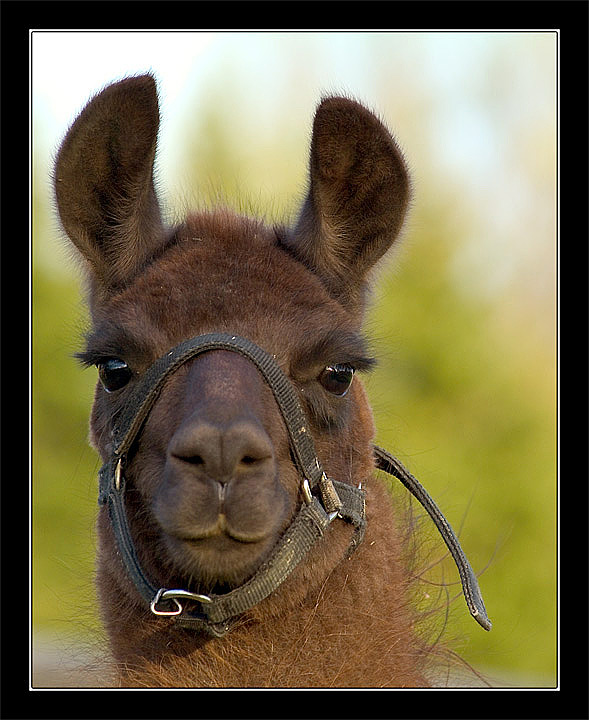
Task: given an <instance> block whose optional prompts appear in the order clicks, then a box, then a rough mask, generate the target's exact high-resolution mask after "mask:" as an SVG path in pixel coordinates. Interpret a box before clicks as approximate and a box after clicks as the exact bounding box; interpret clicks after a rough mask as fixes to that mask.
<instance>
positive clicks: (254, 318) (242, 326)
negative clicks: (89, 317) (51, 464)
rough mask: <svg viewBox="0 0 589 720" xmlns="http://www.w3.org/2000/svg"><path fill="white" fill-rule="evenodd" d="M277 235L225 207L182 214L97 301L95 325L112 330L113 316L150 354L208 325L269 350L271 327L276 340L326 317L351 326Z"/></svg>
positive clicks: (350, 318) (349, 317) (331, 323)
mask: <svg viewBox="0 0 589 720" xmlns="http://www.w3.org/2000/svg"><path fill="white" fill-rule="evenodd" d="M281 232H282V231H281V229H280V228H278V227H268V226H266V225H264V224H263V223H262V222H261V221H259V220H254V219H249V218H244V217H242V216H238V215H235V214H232V213H231V212H229V211H227V210H218V211H210V212H206V213H200V214H192V215H189V216H188V218H187V220H186V222H185V223H184V224H183V225H181V226H178V227H177V228H176V230H175V231H174V234H173V238H171V239H170V242H169V243H168V244H167V247H166V249H165V251H164V252H163V253H162V254H161V255H160V256H159V257H158V258H156V259H154V260H153V261H152V263H150V264H149V265H148V266H147V267H145V268H144V269H143V271H142V272H140V273H139V274H138V275H137V276H136V277H135V279H134V281H133V282H132V283H130V284H129V285H128V286H127V287H126V288H125V289H124V290H122V291H120V292H119V293H117V294H115V295H114V296H111V297H110V298H107V299H104V300H103V301H102V302H99V303H97V304H96V306H95V309H94V312H93V319H94V326H95V328H96V329H97V330H98V328H102V329H103V332H100V330H98V333H99V334H103V335H113V334H114V333H115V332H116V330H115V328H114V327H113V320H112V318H113V317H114V316H116V325H117V326H118V327H119V328H121V329H123V330H124V332H125V333H126V334H127V335H128V336H129V338H131V337H132V338H134V342H135V345H136V346H138V347H144V348H145V350H146V351H147V350H148V349H149V351H150V352H149V354H150V355H157V354H158V353H162V352H164V351H165V350H166V349H167V348H169V347H170V345H171V344H174V343H176V342H179V341H181V340H183V339H184V338H186V337H189V336H190V335H195V334H200V333H203V332H208V331H211V330H216V331H221V330H225V331H228V332H239V333H241V334H244V333H247V334H248V336H249V337H251V339H254V340H257V341H259V342H263V341H265V343H266V345H267V347H268V349H269V350H270V349H272V348H271V346H269V343H272V338H273V337H275V336H276V333H275V332H272V331H271V328H274V329H276V326H277V325H278V326H280V328H282V332H281V333H280V335H281V336H282V337H284V336H285V335H286V333H285V332H284V331H285V330H287V332H288V333H289V336H291V337H295V336H299V335H301V333H303V332H312V331H313V330H317V331H319V330H320V329H321V328H324V327H325V326H326V321H328V327H331V328H338V327H341V328H342V330H348V331H349V330H351V329H355V327H356V325H357V323H356V322H355V320H354V318H353V316H352V315H351V314H350V312H349V311H348V310H347V309H346V308H344V307H343V306H342V305H340V303H339V302H338V301H337V300H335V299H334V298H333V296H332V295H331V294H330V293H329V292H328V290H327V289H326V288H325V286H324V285H323V283H322V281H321V280H320V278H319V277H318V276H317V275H315V274H314V273H313V272H311V271H310V270H309V269H308V268H307V267H306V266H305V265H304V264H303V263H302V262H301V261H299V260H298V259H296V258H294V257H293V256H292V255H291V254H290V252H289V250H288V248H285V247H284V246H283V245H282V242H281ZM107 329H108V330H107ZM104 330H107V331H106V332H104Z"/></svg>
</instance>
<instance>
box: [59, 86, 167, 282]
mask: <svg viewBox="0 0 589 720" xmlns="http://www.w3.org/2000/svg"><path fill="white" fill-rule="evenodd" d="M158 126H159V111H158V100H157V94H156V87H155V81H154V79H153V77H151V76H150V75H142V76H138V77H131V78H127V79H125V80H122V81H121V82H118V83H114V84H113V85H109V86H108V87H107V88H106V89H105V90H103V91H102V92H101V93H99V94H98V95H96V96H95V97H94V98H93V99H92V100H91V101H90V102H89V103H88V105H86V107H85V108H84V110H83V111H82V112H81V113H80V115H79V116H78V118H77V119H76V121H75V122H74V124H73V125H72V127H71V128H70V130H69V132H68V133H67V135H66V138H65V140H64V141H63V144H62V146H61V148H60V151H59V154H58V157H57V162H56V165H55V175H54V181H55V192H56V198H57V207H58V210H59V215H60V218H61V222H62V224H63V227H64V229H65V231H66V233H67V234H68V236H69V237H70V239H71V240H72V242H73V243H74V245H75V246H76V247H77V248H78V250H79V251H80V252H81V253H82V255H83V256H84V257H85V258H86V260H88V262H89V263H90V267H91V271H92V275H91V277H92V280H93V281H94V282H98V283H99V285H101V286H102V287H103V289H104V290H106V291H109V290H112V289H116V288H117V287H121V286H123V285H124V284H125V282H126V281H128V280H129V279H130V278H131V277H133V275H134V274H135V273H136V272H137V271H138V270H139V269H140V268H141V266H143V265H144V264H145V263H146V262H147V261H148V260H149V258H150V256H152V255H153V253H154V252H155V251H156V250H157V249H158V247H159V246H160V245H161V244H162V242H163V239H164V228H163V224H162V220H161V214H160V209H159V205H158V202H157V198H156V195H155V189H154V182H153V163H154V158H155V150H156V141H157V132H158Z"/></svg>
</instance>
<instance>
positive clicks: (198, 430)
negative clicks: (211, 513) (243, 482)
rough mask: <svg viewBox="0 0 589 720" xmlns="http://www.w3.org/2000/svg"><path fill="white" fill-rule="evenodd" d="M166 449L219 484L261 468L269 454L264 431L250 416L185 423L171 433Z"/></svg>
mask: <svg viewBox="0 0 589 720" xmlns="http://www.w3.org/2000/svg"><path fill="white" fill-rule="evenodd" d="M169 453H170V455H171V456H172V457H173V458H175V459H176V460H179V461H181V463H182V464H183V465H184V466H186V465H190V466H191V467H192V468H193V469H194V471H196V472H197V473H198V474H204V475H206V476H207V477H210V478H212V479H213V480H215V481H217V482H218V483H221V484H222V485H225V484H227V483H229V482H230V481H231V480H232V479H234V478H236V477H238V476H239V475H240V474H243V473H245V472H248V471H250V470H252V469H254V468H257V469H261V467H262V466H263V465H264V464H266V463H267V461H271V460H272V457H273V451H272V444H271V442H270V438H269V437H268V435H267V433H266V432H265V430H264V429H263V427H261V425H258V423H256V422H254V421H250V420H235V421H233V422H231V423H229V424H226V425H219V424H215V423H212V422H209V421H206V420H195V421H190V422H188V423H185V424H184V425H182V426H181V427H180V428H179V429H178V431H177V432H176V433H175V434H174V436H173V437H172V440H171V441H170V445H169Z"/></svg>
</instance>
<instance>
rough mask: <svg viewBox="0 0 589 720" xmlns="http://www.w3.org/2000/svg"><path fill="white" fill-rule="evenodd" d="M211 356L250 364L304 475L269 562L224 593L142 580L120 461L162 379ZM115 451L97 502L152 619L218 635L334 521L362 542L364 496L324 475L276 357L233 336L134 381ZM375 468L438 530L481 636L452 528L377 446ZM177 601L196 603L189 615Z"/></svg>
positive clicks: (205, 341) (181, 351)
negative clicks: (296, 505)
mask: <svg viewBox="0 0 589 720" xmlns="http://www.w3.org/2000/svg"><path fill="white" fill-rule="evenodd" d="M209 350H230V351H232V352H237V353H240V354H241V355H244V356H245V357H246V358H248V359H249V360H250V361H251V362H253V363H254V365H255V366H256V367H257V369H258V370H259V372H260V373H261V374H262V376H263V377H264V379H265V381H266V382H267V383H268V385H269V386H270V388H271V390H272V392H273V393H274V397H275V399H276V402H277V404H278V407H279V409H280V412H281V414H282V417H283V419H284V422H285V424H286V428H287V431H288V434H289V438H290V445H291V449H292V453H293V457H294V460H295V463H296V465H297V468H298V471H299V473H300V475H301V477H302V479H303V480H302V486H301V490H302V494H303V498H304V500H303V503H302V506H301V509H300V510H299V512H298V514H297V515H296V516H295V518H294V520H293V521H292V523H291V524H290V526H289V527H288V528H287V530H286V532H285V533H284V535H283V536H282V537H281V538H280V540H279V541H278V543H277V545H276V546H275V548H274V550H273V551H272V553H271V555H270V557H269V558H268V559H267V560H266V561H265V562H264V563H263V564H262V565H261V566H260V568H259V569H258V570H257V571H256V573H255V574H254V575H253V576H252V577H251V578H250V579H249V580H247V581H246V582H245V583H244V584H243V585H240V586H239V587H237V588H235V589H233V590H231V591H230V592H228V593H226V594H224V595H214V594H209V595H203V594H198V593H192V592H190V591H188V590H183V589H173V588H172V589H167V588H158V587H156V586H155V585H153V584H152V583H151V581H150V580H149V579H148V578H147V577H146V575H145V573H144V572H143V569H142V568H141V564H140V562H139V560H138V558H137V553H136V551H135V546H134V543H133V539H132V536H131V532H130V529H129V525H128V521H127V515H126V512H125V505H124V496H125V477H124V464H125V458H126V455H127V453H128V452H129V450H130V449H131V447H132V445H133V443H134V442H135V440H136V438H137V437H138V435H139V433H140V432H141V428H142V427H143V423H144V422H145V420H146V419H147V416H148V415H149V412H150V410H151V409H152V407H153V405H154V403H155V401H156V399H157V397H158V395H159V392H160V390H161V388H162V386H163V384H164V382H165V380H166V379H167V378H168V377H169V375H171V374H172V373H173V372H174V371H175V370H177V369H178V368H179V367H180V366H181V365H183V364H184V363H186V362H187V361H188V360H190V359H192V358H194V357H196V356H197V355H199V354H201V353H204V352H207V351H209ZM112 438H113V452H112V455H111V457H110V459H109V460H108V462H106V463H105V464H104V465H103V467H102V468H101V470H100V472H99V503H100V504H101V505H105V504H106V505H107V506H108V512H109V517H110V521H111V524H112V527H113V531H114V535H115V538H116V542H117V546H118V549H119V552H120V554H121V558H122V560H123V563H124V565H125V568H126V570H127V572H128V574H129V576H130V578H131V580H132V581H133V583H134V584H135V587H136V588H137V590H138V592H139V593H140V595H141V596H142V597H143V599H144V600H145V602H146V603H147V604H148V605H149V607H150V608H151V610H152V612H153V613H154V614H156V615H164V616H170V617H171V618H174V620H175V622H176V623H177V624H179V625H181V626H185V627H197V628H205V629H206V630H207V631H208V632H209V633H211V634H212V635H217V636H220V635H223V634H225V632H227V630H228V629H229V628H230V626H231V625H232V623H233V621H234V620H235V619H236V618H237V616H239V615H240V614H242V613H243V612H245V611H246V610H248V609H249V608H251V607H253V606H254V605H257V604H258V603H259V602H261V601H262V600H263V599H264V598H266V597H267V596H268V595H270V593H272V592H273V591H274V590H275V589H276V588H277V587H278V586H279V585H280V584H281V583H282V582H284V580H285V579H286V578H287V577H288V576H289V575H290V573H291V572H292V571H293V570H294V568H295V567H296V566H297V565H298V563H299V562H300V561H301V560H302V558H303V557H304V556H305V555H306V554H307V552H309V550H310V549H311V548H312V546H313V545H314V544H315V543H316V542H317V541H318V540H319V539H320V538H321V537H322V536H323V535H324V533H325V531H326V529H327V528H328V527H329V525H330V524H331V522H333V520H334V519H335V518H336V517H338V518H340V519H342V520H344V521H346V522H349V523H351V524H352V525H353V526H354V527H355V532H354V535H353V537H352V540H351V543H350V546H349V551H348V552H349V553H352V552H353V551H354V550H355V549H356V547H357V546H358V545H359V544H360V543H361V542H362V539H363V537H364V532H365V527H366V517H365V502H364V498H365V495H364V491H363V490H361V489H360V488H356V487H354V486H352V485H349V484H347V483H342V482H339V481H336V480H332V479H330V478H328V477H327V475H326V474H325V472H324V471H323V469H322V467H321V464H320V462H319V460H318V458H317V455H316V453H315V447H314V443H313V438H312V436H311V433H310V429H309V427H308V422H307V419H306V417H305V414H304V412H303V410H302V409H301V406H300V404H299V401H298V398H297V395H296V392H295V390H294V388H293V386H292V385H291V383H290V381H289V380H288V378H287V377H286V375H285V374H284V373H283V372H282V370H281V368H280V367H279V365H278V364H277V362H276V360H275V359H274V357H272V356H271V355H269V354H268V353H267V352H265V351H264V350H262V348H260V347H258V346H257V345H256V344H255V343H253V342H251V341H250V340H247V339H245V338H242V337H239V336H238V335H231V334H227V333H210V334H207V335H199V336H197V337H195V338H191V339H189V340H186V341H185V342H183V343H180V344H179V345H177V346H176V347H174V348H172V349H171V350H170V351H169V352H168V353H166V354H165V355H164V356H162V357H161V358H159V359H158V360H156V361H155V363H153V365H151V367H150V368H149V369H148V370H147V371H146V373H145V374H144V375H143V376H142V378H141V379H140V380H139V382H138V383H137V385H136V386H135V388H133V390H132V392H131V395H130V397H129V399H128V402H127V403H126V405H125V407H124V408H123V409H122V411H121V413H120V414H119V415H118V416H117V418H116V420H115V423H114V426H113V428H112ZM375 461H376V466H377V467H378V468H380V469H382V470H384V471H385V472H387V473H389V474H391V475H393V476H394V477H396V478H398V479H399V480H400V481H401V482H402V483H403V484H404V485H405V487H407V489H408V490H409V491H410V492H411V493H412V494H413V495H414V496H415V497H416V498H417V499H418V500H419V502H420V503H421V504H422V505H423V506H424V508H425V509H426V510H427V512H428V513H429V515H430V517H431V518H432V520H433V521H434V523H435V524H436V526H437V527H438V529H439V531H440V533H441V534H442V537H443V538H444V541H445V542H446V545H447V546H448V549H449V550H450V552H451V554H452V556H453V558H454V560H455V562H456V564H457V566H458V570H459V573H460V579H461V581H462V586H463V588H464V595H465V599H466V602H467V605H468V608H469V610H470V612H471V614H472V615H473V617H474V618H475V619H476V620H477V622H479V624H480V625H481V626H482V627H484V628H485V629H486V630H490V628H491V623H490V621H489V619H488V617H487V614H486V611H485V606H484V604H483V600H482V597H481V594H480V590H479V587H478V583H477V580H476V576H475V575H474V572H473V570H472V568H471V567H470V565H469V563H468V560H467V559H466V557H465V555H464V553H463V552H462V548H461V547H460V543H459V542H458V540H457V538H456V536H455V535H454V533H453V532H452V528H451V527H450V525H449V524H448V522H447V521H446V519H445V518H444V516H443V515H442V513H441V512H440V510H439V509H438V507H437V506H436V504H435V503H434V501H433V500H432V499H431V498H430V496H429V495H428V494H427V492H426V491H425V489H424V488H423V487H422V486H421V485H420V484H419V482H418V481H417V480H416V479H415V478H414V477H413V476H412V475H411V474H410V473H409V472H408V471H407V470H406V469H405V468H404V467H403V466H402V465H401V463H399V461H398V460H396V459H395V458H394V457H393V456H392V455H390V454H389V453H387V452H386V451H385V450H382V449H381V448H378V447H375ZM180 600H187V601H190V603H192V604H197V605H198V606H199V607H198V610H197V611H193V610H190V611H188V610H186V609H185V608H184V606H183V604H182V603H181V602H180Z"/></svg>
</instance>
